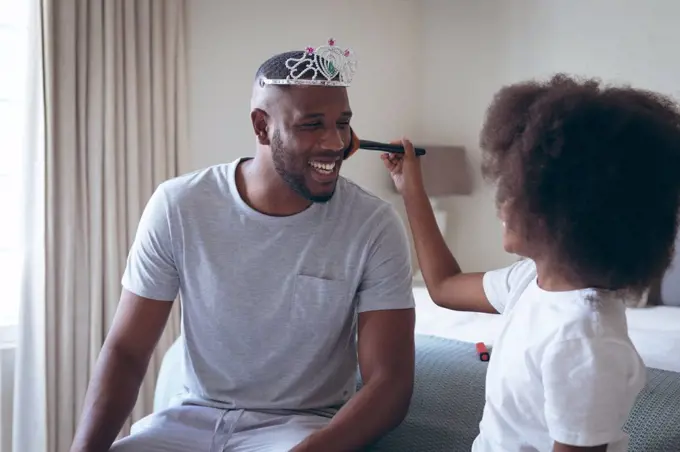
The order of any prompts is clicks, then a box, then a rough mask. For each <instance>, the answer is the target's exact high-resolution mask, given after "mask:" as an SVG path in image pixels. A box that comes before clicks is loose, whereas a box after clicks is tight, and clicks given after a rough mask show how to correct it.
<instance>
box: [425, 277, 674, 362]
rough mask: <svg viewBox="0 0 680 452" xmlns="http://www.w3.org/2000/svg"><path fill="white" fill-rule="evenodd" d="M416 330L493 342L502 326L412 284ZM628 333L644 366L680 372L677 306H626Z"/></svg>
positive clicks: (498, 319)
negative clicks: (442, 302)
mask: <svg viewBox="0 0 680 452" xmlns="http://www.w3.org/2000/svg"><path fill="white" fill-rule="evenodd" d="M413 295H414V297H415V301H416V333H417V334H424V335H431V336H438V337H443V338H448V339H456V340H459V341H466V342H484V343H486V344H488V345H493V343H494V340H495V338H496V336H497V335H498V333H499V332H500V329H501V328H502V326H503V321H504V319H503V317H502V316H500V315H494V314H481V313H475V312H458V311H451V310H448V309H443V308H440V307H439V306H437V305H435V304H434V302H433V301H432V299H431V298H430V296H429V294H428V293H427V289H426V288H425V287H420V286H417V287H414V288H413ZM626 316H627V318H628V334H629V335H630V338H631V340H632V341H633V344H635V347H636V348H637V350H638V353H640V356H641V357H642V360H643V361H644V362H645V365H646V366H647V367H651V368H655V369H662V370H670V371H674V372H680V307H675V306H652V307H646V308H628V310H627V311H626Z"/></svg>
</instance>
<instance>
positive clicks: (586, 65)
mask: <svg viewBox="0 0 680 452" xmlns="http://www.w3.org/2000/svg"><path fill="white" fill-rule="evenodd" d="M423 8H424V11H423V32H424V49H425V62H426V64H425V68H426V72H425V74H424V77H423V91H424V95H423V105H422V107H421V109H422V111H423V118H422V126H421V127H422V133H423V134H424V136H426V137H427V138H428V141H432V140H436V141H441V142H444V143H455V144H463V145H465V146H466V147H467V149H468V150H469V153H470V157H471V161H472V164H473V166H474V167H475V169H477V171H476V176H477V177H476V181H475V193H474V195H473V196H471V197H460V198H454V199H452V200H450V202H449V204H448V205H449V213H450V217H451V219H450V228H449V233H448V242H449V245H450V247H451V248H452V249H453V250H454V252H455V254H456V257H458V259H459V261H460V262H461V265H462V266H463V267H464V268H465V269H466V270H485V269H489V268H492V267H496V266H501V265H505V264H507V263H510V262H512V261H513V260H514V259H515V257H514V256H511V255H508V254H506V253H505V252H504V251H503V250H502V248H501V240H500V227H499V223H498V221H497V219H496V215H495V209H494V205H493V195H492V193H491V191H490V190H489V189H488V188H487V187H484V186H483V184H482V181H481V180H480V176H479V171H478V167H479V156H480V152H479V149H478V145H477V143H478V133H479V129H480V126H481V123H482V119H483V114H484V109H485V108H486V106H487V105H488V103H489V102H490V100H491V98H492V95H493V93H494V92H495V91H496V90H497V89H498V88H499V87H500V86H501V85H503V84H507V83H511V82H515V81H518V80H522V79H525V78H531V77H543V76H546V75H549V74H552V73H554V72H568V73H572V74H578V75H586V76H599V77H601V78H602V79H604V80H608V81H610V80H611V81H619V82H627V83H630V84H632V85H634V86H640V87H645V88H648V89H653V90H659V91H662V92H665V93H668V94H671V95H674V96H676V97H677V98H680V79H679V78H678V74H679V73H680V59H678V58H677V53H678V52H677V43H678V42H680V28H678V27H677V23H678V21H680V2H676V1H674V0H654V1H649V2H643V1H641V0H637V1H636V0H594V1H586V0H576V1H575V0H551V1H542V0H512V1H509V2H471V1H465V0H455V1H452V0H425V2H423Z"/></svg>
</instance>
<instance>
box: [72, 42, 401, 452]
mask: <svg viewBox="0 0 680 452" xmlns="http://www.w3.org/2000/svg"><path fill="white" fill-rule="evenodd" d="M351 57H352V54H351V52H349V51H342V50H341V49H339V48H338V47H335V45H334V43H333V41H329V45H328V46H322V47H320V48H318V49H316V50H313V49H307V50H306V51H305V52H289V53H285V54H281V55H278V56H275V57H273V58H271V59H269V60H268V61H266V62H265V63H264V64H263V65H262V66H261V67H260V69H259V70H258V72H257V75H256V80H255V84H254V87H253V96H252V111H251V119H252V125H253V130H254V132H255V136H256V139H257V151H256V154H255V157H254V158H240V159H237V160H236V161H234V162H232V163H230V164H225V165H217V166H214V167H211V168H208V169H205V170H201V171H197V172H194V173H191V174H188V175H185V176H181V177H178V178H175V179H172V180H169V181H167V182H165V183H163V184H161V185H160V187H158V189H157V191H156V192H155V193H154V194H153V196H152V198H151V200H150V201H149V203H148V205H147V207H146V209H145V211H144V214H143V216H142V219H141V221H140V224H139V228H138V231H137V235H136V238H135V241H134V244H133V246H132V248H131V251H130V254H129V258H128V264H127V268H126V270H125V274H124V277H123V281H122V282H123V292H122V295H121V300H120V305H119V308H118V312H117V313H116V318H115V320H114V323H113V326H112V328H111V331H110V333H109V335H108V337H107V339H106V341H105V343H104V346H103V348H102V351H101V354H100V357H99V361H98V363H97V368H96V370H95V372H94V375H93V378H92V381H91V383H90V386H89V388H88V392H87V396H86V402H85V406H84V410H83V415H82V419H81V422H80V425H79V427H78V430H77V433H76V438H75V440H74V444H73V447H72V449H71V450H72V452H89V451H98V452H99V451H103V450H109V447H110V446H111V444H112V442H113V441H114V438H115V436H116V435H117V434H118V432H119V431H120V428H121V426H122V424H123V422H124V420H125V419H126V417H127V416H128V415H129V413H130V411H131V409H132V407H133V405H134V403H135V399H136V397H137V393H138V390H139V387H140V384H141V381H142V378H143V375H144V374H145V372H146V368H147V365H148V362H149V359H150V356H151V353H152V351H153V349H154V347H155V345H156V343H157V341H158V339H159V337H160V335H161V332H162V330H163V328H164V325H165V323H166V320H167V318H168V315H169V313H170V309H171V304H172V300H174V299H175V298H176V296H177V295H178V293H179V294H180V295H181V300H182V311H183V312H182V313H183V318H182V322H183V324H182V326H183V328H182V331H183V344H184V345H183V346H184V374H183V375H182V376H181V378H183V382H184V387H185V392H184V394H183V395H182V398H181V399H182V400H181V402H179V403H178V404H177V405H176V406H173V407H171V408H169V409H167V410H165V411H162V412H160V413H155V414H153V415H151V416H149V417H147V418H145V419H144V420H142V421H140V422H139V423H138V424H137V425H136V426H135V428H134V432H133V434H132V435H130V436H128V437H126V438H123V439H122V440H120V441H117V442H116V443H115V444H113V446H112V447H111V449H110V450H111V451H115V452H127V451H135V452H145V451H172V452H175V451H177V452H180V451H181V452H184V451H189V450H191V451H206V452H208V451H213V450H217V451H251V450H267V451H289V450H293V451H297V452H303V451H324V452H330V451H336V450H337V451H348V450H359V449H362V448H363V447H365V446H367V445H370V444H371V443H373V442H375V441H376V440H377V439H379V438H380V437H381V436H383V435H384V434H386V433H387V432H389V431H390V430H391V429H393V428H394V427H396V426H397V425H398V424H399V423H400V422H401V421H402V419H403V418H404V416H405V415H406V412H407V409H408V406H409V402H410V398H411V393H412V386H413V372H414V344H413V328H414V309H413V308H414V302H413V297H412V292H411V270H410V259H409V251H408V245H407V239H406V234H405V228H404V227H403V224H402V223H401V221H400V219H399V217H398V216H397V215H396V212H395V211H394V210H393V209H392V207H391V206H390V205H389V204H387V203H386V202H384V201H382V200H380V199H378V198H376V197H374V196H373V195H371V194H369V193H367V192H365V191H364V190H362V189H361V188H359V187H358V186H357V185H355V184H353V183H352V182H350V181H349V180H346V179H344V178H343V177H340V176H339V170H340V167H341V165H342V160H343V157H344V155H345V150H346V149H347V148H348V145H349V143H350V129H349V123H350V119H351V116H352V112H351V109H350V106H349V101H348V96H347V91H346V87H347V86H348V85H349V82H350V81H351V78H352V75H353V69H354V67H353V63H352V60H351ZM357 363H358V365H359V369H360V372H361V377H362V381H363V386H362V388H361V389H360V390H359V391H358V392H356V393H355V387H356V369H357ZM178 378H180V376H178ZM332 408H339V411H337V414H335V415H334V416H332V418H331V415H332V413H333V412H334V410H332ZM324 409H326V410H325V411H324ZM324 413H330V414H326V415H324Z"/></svg>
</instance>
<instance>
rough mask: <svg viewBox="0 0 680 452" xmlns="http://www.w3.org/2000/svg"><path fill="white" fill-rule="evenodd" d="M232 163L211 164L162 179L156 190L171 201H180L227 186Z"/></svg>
mask: <svg viewBox="0 0 680 452" xmlns="http://www.w3.org/2000/svg"><path fill="white" fill-rule="evenodd" d="M232 164H233V163H223V164H218V165H212V166H208V167H204V168H201V169H197V170H194V171H190V172H187V173H184V174H180V175H179V176H175V177H172V178H170V179H167V180H165V181H163V182H162V183H161V184H159V186H158V190H159V191H160V192H162V193H163V195H164V196H165V197H166V198H167V199H168V200H169V201H170V202H171V203H174V202H181V201H186V200H190V199H193V198H195V197H204V196H205V195H206V194H208V193H210V192H214V191H218V190H224V189H225V188H228V178H229V169H230V166H231V165H232Z"/></svg>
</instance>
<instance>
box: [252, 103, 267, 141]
mask: <svg viewBox="0 0 680 452" xmlns="http://www.w3.org/2000/svg"><path fill="white" fill-rule="evenodd" d="M250 120H251V122H252V123H253V131H254V132H255V136H256V137H257V142H258V143H260V144H261V145H265V146H268V145H269V144H270V141H269V115H267V112H265V111H264V110H262V109H259V108H255V109H253V111H251V112H250Z"/></svg>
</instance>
